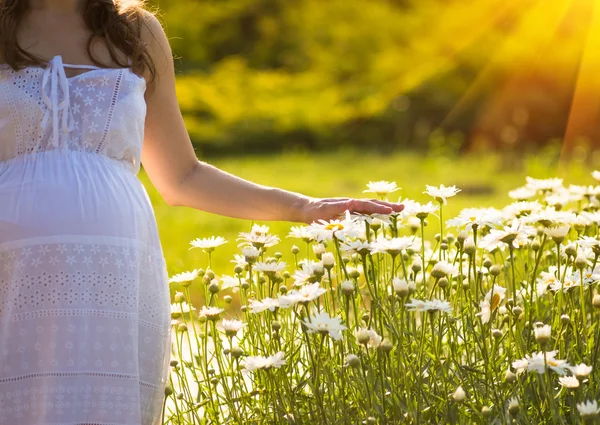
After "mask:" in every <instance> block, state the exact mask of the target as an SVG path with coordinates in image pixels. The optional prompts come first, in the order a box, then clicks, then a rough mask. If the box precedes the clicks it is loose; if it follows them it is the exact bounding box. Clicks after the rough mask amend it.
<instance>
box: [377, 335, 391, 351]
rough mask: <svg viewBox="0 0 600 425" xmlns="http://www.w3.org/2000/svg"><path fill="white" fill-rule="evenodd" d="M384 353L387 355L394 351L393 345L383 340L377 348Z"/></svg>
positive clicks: (387, 340)
mask: <svg viewBox="0 0 600 425" xmlns="http://www.w3.org/2000/svg"><path fill="white" fill-rule="evenodd" d="M379 348H381V350H382V351H383V352H384V353H389V352H390V351H392V350H393V349H394V344H392V342H391V341H390V340H389V339H387V338H386V339H384V340H383V341H381V345H380V346H379Z"/></svg>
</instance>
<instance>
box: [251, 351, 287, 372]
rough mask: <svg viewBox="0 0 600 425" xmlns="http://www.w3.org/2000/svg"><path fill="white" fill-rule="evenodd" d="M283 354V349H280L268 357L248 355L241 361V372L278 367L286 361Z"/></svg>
mask: <svg viewBox="0 0 600 425" xmlns="http://www.w3.org/2000/svg"><path fill="white" fill-rule="evenodd" d="M284 355H285V354H284V353H283V351H280V352H278V353H276V354H274V355H273V356H269V357H263V356H248V357H246V358H245V359H244V360H242V362H241V365H242V368H243V369H242V372H244V373H248V372H252V371H255V370H259V369H265V370H268V369H271V368H280V367H282V366H283V365H285V363H286V360H285V359H284Z"/></svg>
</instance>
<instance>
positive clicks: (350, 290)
mask: <svg viewBox="0 0 600 425" xmlns="http://www.w3.org/2000/svg"><path fill="white" fill-rule="evenodd" d="M342 294H344V295H346V296H347V297H349V296H351V295H352V294H354V283H353V282H352V281H351V280H347V281H345V282H343V283H342Z"/></svg>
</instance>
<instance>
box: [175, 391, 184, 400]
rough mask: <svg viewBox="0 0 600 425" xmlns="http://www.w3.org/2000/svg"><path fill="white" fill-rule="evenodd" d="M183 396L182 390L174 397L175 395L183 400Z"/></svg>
mask: <svg viewBox="0 0 600 425" xmlns="http://www.w3.org/2000/svg"><path fill="white" fill-rule="evenodd" d="M183 396H184V394H183V393H182V392H179V393H177V395H176V396H175V397H177V400H183Z"/></svg>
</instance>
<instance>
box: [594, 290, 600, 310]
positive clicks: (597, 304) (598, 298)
mask: <svg viewBox="0 0 600 425" xmlns="http://www.w3.org/2000/svg"><path fill="white" fill-rule="evenodd" d="M592 305H593V306H594V308H600V294H597V293H596V294H594V298H592Z"/></svg>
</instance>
